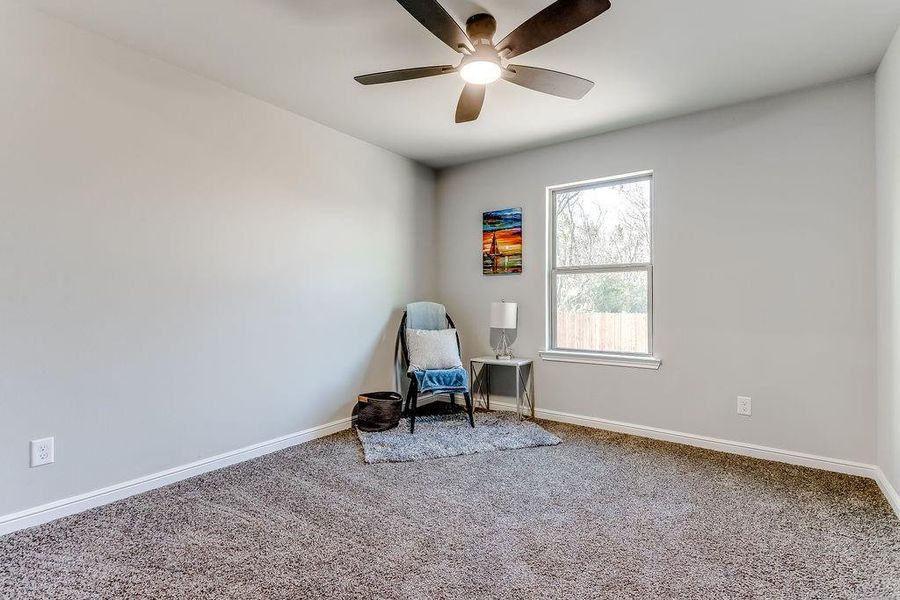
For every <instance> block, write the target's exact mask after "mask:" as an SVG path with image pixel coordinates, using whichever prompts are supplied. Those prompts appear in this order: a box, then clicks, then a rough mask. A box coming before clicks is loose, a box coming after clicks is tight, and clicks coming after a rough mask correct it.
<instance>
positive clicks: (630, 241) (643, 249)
mask: <svg viewBox="0 0 900 600" xmlns="http://www.w3.org/2000/svg"><path fill="white" fill-rule="evenodd" d="M554 198H555V205H556V207H555V208H556V265H557V266H559V267H580V266H588V265H621V264H633V263H649V262H650V179H649V178H647V179H641V180H638V181H629V182H627V183H622V184H615V185H604V186H600V187H595V188H589V189H579V190H572V191H560V192H556V194H555V196H554Z"/></svg>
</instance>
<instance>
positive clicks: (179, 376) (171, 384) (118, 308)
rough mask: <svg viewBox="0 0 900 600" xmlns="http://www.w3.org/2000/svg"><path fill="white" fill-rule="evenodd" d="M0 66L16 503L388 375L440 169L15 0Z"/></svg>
mask: <svg viewBox="0 0 900 600" xmlns="http://www.w3.org/2000/svg"><path fill="white" fill-rule="evenodd" d="M0 81H2V84H0V86H2V91H0V290H2V292H0V329H2V344H0V514H6V513H9V512H12V511H16V510H20V509H24V508H27V507H31V506H35V505H38V504H42V503H45V502H48V501H52V500H56V499H59V498H63V497H67V496H70V495H73V494H78V493H82V492H87V491H90V490H93V489H97V488H99V487H102V486H106V485H110V484H114V483H118V482H122V481H125V480H128V479H131V478H134V477H138V476H141V475H145V474H148V473H153V472H156V471H159V470H162V469H166V468H170V467H173V466H176V465H180V464H184V463H187V462H190V461H194V460H197V459H200V458H204V457H208V456H211V455H215V454H218V453H221V452H225V451H228V450H233V449H236V448H240V447H242V446H245V445H248V444H252V443H256V442H260V441H264V440H268V439H272V438H274V437H277V436H280V435H283V434H287V433H290V432H294V431H298V430H303V429H306V428H309V427H312V426H316V425H321V424H324V423H327V422H330V421H333V420H336V419H338V418H341V417H345V416H348V415H349V413H350V409H351V406H352V402H353V400H354V399H355V396H356V394H357V392H358V391H360V390H363V389H385V388H390V387H392V385H393V379H392V371H391V356H392V352H393V336H394V332H395V327H396V317H397V312H396V311H397V310H398V308H399V307H400V306H401V305H402V304H404V303H406V302H408V301H411V300H414V299H418V298H421V297H425V296H430V295H431V292H432V290H433V281H432V279H431V278H430V276H429V273H430V272H431V269H429V268H426V267H427V266H429V265H430V264H431V261H432V259H431V252H430V250H429V247H428V246H429V244H430V243H431V242H430V239H429V238H430V235H429V234H430V233H432V232H433V230H434V221H433V217H434V215H433V208H434V207H433V203H434V200H433V193H434V192H433V183H434V182H433V173H432V172H431V171H430V170H427V169H424V168H421V167H419V166H416V165H415V164H413V163H412V162H410V161H408V160H406V159H403V158H400V157H398V156H396V155H393V154H391V153H389V152H387V151H384V150H382V149H379V148H377V147H374V146H372V145H370V144H367V143H364V142H361V141H358V140H355V139H353V138H350V137H348V136H345V135H342V134H339V133H337V132H335V131H333V130H330V129H328V128H326V127H323V126H320V125H318V124H316V123H313V122H311V121H308V120H306V119H303V118H300V117H297V116H295V115H292V114H290V113H287V112H284V111H282V110H279V109H276V108H274V107H272V106H270V105H268V104H265V103H263V102H260V101H258V100H255V99H252V98H249V97H247V96H244V95H241V94H238V93H236V92H233V91H230V90H228V89H226V88H224V87H222V86H220V85H218V84H215V83H212V82H210V81H207V80H204V79H202V78H199V77H196V76H194V75H191V74H189V73H187V72H185V71H182V70H179V69H176V68H174V67H171V66H168V65H166V64H164V63H162V62H159V61H156V60H153V59H150V58H148V57H146V56H144V55H141V54H137V53H135V52H133V51H131V50H128V49H126V48H124V47H122V46H119V45H117V44H114V43H112V42H110V41H107V40H105V39H103V38H100V37H97V36H94V35H92V34H89V33H87V32H84V31H81V30H78V29H75V28H73V27H71V26H69V25H66V24H63V23H61V22H59V21H55V20H52V19H49V18H47V17H45V16H43V15H41V14H39V13H36V12H34V11H32V10H31V9H28V8H24V7H21V6H18V5H14V4H12V3H9V2H7V1H6V0H0ZM413 230H415V231H418V232H420V234H421V235H420V236H418V237H417V238H413V237H412V236H410V235H409V234H410V232H411V231H413ZM414 240H418V241H414ZM50 435H52V436H55V437H56V452H57V457H56V463H55V464H53V465H51V466H46V467H40V468H35V469H29V468H28V441H29V440H30V439H33V438H37V437H42V436H50Z"/></svg>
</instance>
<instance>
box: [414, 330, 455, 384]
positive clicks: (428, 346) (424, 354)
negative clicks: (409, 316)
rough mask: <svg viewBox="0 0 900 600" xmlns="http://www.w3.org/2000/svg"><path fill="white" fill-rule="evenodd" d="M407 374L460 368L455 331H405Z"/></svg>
mask: <svg viewBox="0 0 900 600" xmlns="http://www.w3.org/2000/svg"><path fill="white" fill-rule="evenodd" d="M406 347H407V349H408V350H409V372H410V373H412V372H413V371H427V370H429V369H452V368H454V367H461V366H462V361H461V360H460V358H459V348H457V346H456V330H455V329H437V330H435V331H429V330H427V329H407V330H406Z"/></svg>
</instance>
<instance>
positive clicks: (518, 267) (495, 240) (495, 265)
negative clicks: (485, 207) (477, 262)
mask: <svg viewBox="0 0 900 600" xmlns="http://www.w3.org/2000/svg"><path fill="white" fill-rule="evenodd" d="M481 270H482V273H484V274H485V275H511V274H513V273H521V272H522V209H521V208H504V209H503V210H492V211H490V212H486V213H484V214H483V215H482V225H481Z"/></svg>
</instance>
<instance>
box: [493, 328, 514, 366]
mask: <svg viewBox="0 0 900 600" xmlns="http://www.w3.org/2000/svg"><path fill="white" fill-rule="evenodd" d="M494 356H495V357H496V358H497V360H509V359H511V358H512V357H513V353H512V348H510V347H509V339H508V338H507V337H506V330H505V329H501V330H500V341H498V342H497V347H496V348H495V349H494Z"/></svg>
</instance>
